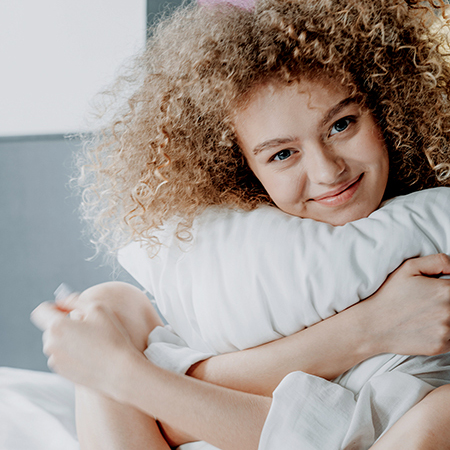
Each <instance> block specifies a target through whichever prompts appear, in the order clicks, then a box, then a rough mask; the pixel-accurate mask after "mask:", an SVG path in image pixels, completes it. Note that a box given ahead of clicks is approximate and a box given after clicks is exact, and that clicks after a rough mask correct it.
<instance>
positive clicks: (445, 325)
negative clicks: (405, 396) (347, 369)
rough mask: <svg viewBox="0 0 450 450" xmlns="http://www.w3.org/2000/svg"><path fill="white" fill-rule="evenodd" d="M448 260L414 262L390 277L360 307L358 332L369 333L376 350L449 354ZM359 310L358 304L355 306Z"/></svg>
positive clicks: (434, 257)
mask: <svg viewBox="0 0 450 450" xmlns="http://www.w3.org/2000/svg"><path fill="white" fill-rule="evenodd" d="M443 274H450V258H449V257H448V256H446V255H443V254H438V255H431V256H426V257H422V258H414V259H410V260H408V261H406V262H404V263H403V264H402V265H401V266H400V267H399V268H398V269H397V270H396V271H395V272H393V273H392V274H391V275H390V276H389V277H388V279H387V280H386V282H385V283H384V284H383V286H381V288H380V289H379V290H378V291H377V292H376V293H375V294H374V295H373V296H372V297H370V298H369V299H367V300H365V301H364V302H363V303H362V304H360V306H361V307H364V308H365V316H364V320H363V321H362V322H361V326H362V327H366V329H367V333H372V334H373V336H372V342H373V344H374V345H376V346H377V348H378V351H377V352H374V353H385V352H387V353H397V354H401V355H437V354H440V353H444V352H447V351H450V342H449V339H450V280H448V279H438V278H436V277H437V276H439V275H443ZM358 306H359V305H358Z"/></svg>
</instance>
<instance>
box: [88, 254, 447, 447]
mask: <svg viewBox="0 0 450 450" xmlns="http://www.w3.org/2000/svg"><path fill="white" fill-rule="evenodd" d="M439 267H440V268H439ZM440 272H446V273H449V272H450V270H449V264H448V259H445V258H443V257H430V258H428V259H427V258H421V259H418V260H416V261H413V262H411V263H408V264H406V265H404V266H402V268H401V269H400V270H398V271H397V272H396V274H395V275H394V276H392V277H391V278H390V280H388V282H387V283H386V284H385V285H384V287H383V288H382V289H380V291H379V292H378V293H377V294H375V295H374V296H373V297H372V298H371V299H370V300H368V301H365V302H362V303H360V304H358V305H356V306H354V307H352V308H349V309H348V310H346V311H344V312H342V313H340V314H338V315H336V316H334V317H332V318H330V319H328V320H326V321H323V322H321V323H319V324H317V325H315V326H314V327H311V328H309V329H307V330H304V331H302V332H300V333H297V334H296V335H294V336H291V337H288V338H284V339H280V340H279V341H276V342H274V343H271V344H266V345H264V346H261V347H258V348H256V349H252V350H248V351H244V352H239V353H235V354H230V355H223V356H220V357H217V358H212V359H210V360H208V361H207V362H205V363H203V364H199V365H197V366H196V367H195V368H193V370H192V371H191V372H192V373H193V375H194V376H198V377H199V378H204V379H205V380H207V381H211V382H212V383H216V384H221V385H223V386H226V387H230V388H234V389H238V390H243V391H247V392H252V393H258V394H262V395H269V396H270V395H271V393H272V392H273V389H274V388H275V387H276V385H277V384H278V383H279V381H281V379H282V378H284V376H285V375H286V374H287V373H289V372H292V371H295V370H303V371H305V372H310V373H313V374H316V375H319V376H323V377H328V378H333V377H334V376H336V375H338V374H340V373H341V372H344V371H345V370H347V369H348V368H350V367H352V366H353V365H355V364H356V363H358V362H360V361H361V360H363V359H365V358H367V357H369V356H372V355H374V354H377V353H381V352H383V351H388V352H397V353H402V352H404V353H407V354H409V353H424V354H434V353H439V352H441V351H444V350H445V348H444V346H443V342H445V343H446V344H447V345H448V342H447V340H448V323H447V324H444V325H443V326H442V327H441V328H442V331H441V332H438V331H437V330H436V327H437V326H438V322H439V321H440V322H442V323H443V322H445V321H446V320H447V319H448V317H449V298H450V293H449V290H448V282H447V284H446V282H444V283H441V282H440V281H442V280H435V279H430V278H426V277H422V276H420V274H421V273H432V274H437V273H440ZM408 286H411V288H410V289H409V290H408V289H406V288H407V287H408ZM443 286H444V289H442V287H443ZM113 287H114V289H116V288H117V286H116V285H113ZM445 288H447V291H445ZM422 291H426V294H425V295H424V294H423V292H422ZM103 294H105V292H104V291H103ZM139 294H140V295H141V296H142V295H143V294H142V293H139ZM424 297H425V298H427V302H424V300H423V299H424ZM143 298H144V300H145V301H146V299H145V296H144V297H143ZM145 304H146V305H149V303H148V302H147V301H146V302H145ZM126 305H127V306H126V311H128V312H129V311H133V308H129V304H128V303H126ZM119 315H121V314H119ZM144 316H145V315H144ZM142 317H143V315H142V314H139V313H136V311H135V314H134V318H133V317H128V319H129V320H128V322H127V321H125V322H123V325H124V326H125V327H126V328H127V329H128V331H129V333H130V335H132V337H133V339H132V340H133V341H134V342H141V341H145V338H146V335H147V333H148V331H149V329H147V328H146V325H144V327H143V330H142V331H139V327H136V325H135V323H134V321H135V320H137V323H140V321H141V319H142ZM147 327H148V325H147ZM150 329H151V328H150ZM343 330H345V332H342V331H343ZM446 333H447V337H445V334H446ZM139 345H142V344H139ZM136 346H137V347H138V345H137V344H135V347H136ZM293 355H294V356H293ZM80 364H81V363H80ZM86 364H87V363H84V365H85V366H86ZM86 367H88V368H89V366H86ZM146 370H147V369H146ZM194 372H196V373H194ZM183 379H184V378H183ZM131 386H135V385H134V384H131ZM193 386H194V387H193V388H192V389H194V390H195V389H197V387H196V386H198V385H193ZM202 389H203V388H202ZM208 389H210V388H208ZM150 392H154V390H153V388H152V387H150ZM226 392H228V393H229V394H230V401H231V402H232V404H234V403H233V402H234V401H236V402H237V404H236V405H235V406H236V407H241V406H242V407H243V408H244V409H246V408H248V407H249V406H248V402H250V404H251V405H253V406H254V407H255V410H253V412H252V414H255V417H259V418H261V415H262V416H263V417H265V408H266V406H267V404H266V403H265V402H266V400H265V401H261V399H260V398H259V397H255V396H250V397H245V396H244V397H240V395H239V394H236V393H235V392H231V391H229V390H225V391H220V393H219V394H218V397H217V398H221V396H227V395H228V394H225V393H226ZM160 394H161V395H163V393H162V392H161V393H160ZM95 396H97V397H98V398H100V396H102V394H101V393H92V395H91V396H90V397H89V398H88V400H89V401H88V402H84V404H85V406H86V409H87V410H90V407H91V406H92V402H94V403H95V406H96V407H98V408H97V411H98V412H99V414H100V415H103V417H106V419H107V420H105V421H103V422H102V425H103V427H104V428H103V430H104V433H108V429H109V428H111V427H112V429H114V430H115V432H114V433H113V434H115V435H116V436H117V434H118V433H117V430H118V431H119V434H120V428H117V427H116V425H115V424H122V425H123V426H122V430H123V431H124V433H125V434H126V433H128V434H130V425H131V426H133V422H134V421H133V420H131V423H130V418H132V417H134V416H133V415H130V414H129V410H128V408H132V409H133V411H136V412H138V413H140V414H143V413H142V409H143V407H142V406H141V407H140V408H136V407H135V406H127V407H125V406H123V407H122V406H120V407H119V404H118V403H117V402H115V401H113V400H111V399H107V398H106V397H104V396H103V402H97V399H98V398H97V399H96V397H95ZM210 398H211V399H214V398H215V397H214V395H212V396H211V397H210ZM239 399H242V401H243V403H242V404H241V403H240V400H239ZM250 399H252V400H250ZM141 400H142V399H141ZM191 400H192V401H194V400H193V399H192V398H191V399H190V401H191ZM220 402H221V403H219V404H216V408H218V409H220V408H222V406H223V405H222V402H223V400H220ZM252 402H253V403H252ZM127 403H129V402H127ZM225 404H226V403H225ZM238 405H241V406H238ZM255 405H258V407H256V406H255ZM173 406H174V407H176V406H175V405H173ZM210 406H211V408H212V405H210ZM259 408H260V409H259ZM258 411H259V412H258ZM248 412H249V411H247V413H248ZM233 414H234V413H233ZM143 416H144V417H141V419H142V421H141V422H139V423H140V424H143V426H142V427H141V426H140V425H139V429H140V430H141V431H142V433H146V431H148V430H146V425H145V424H146V423H147V422H146V421H147V419H146V418H145V414H144V415H143ZM86 417H87V418H86ZM86 417H85V423H87V424H88V427H89V425H92V422H90V421H89V418H88V417H89V416H86ZM164 417H169V416H164ZM210 417H213V416H210ZM236 417H239V415H237V416H236ZM108 418H109V419H110V420H109V419H108ZM161 420H164V421H167V423H170V424H173V425H174V426H176V427H177V428H180V429H181V431H183V429H184V430H186V429H187V430H188V432H187V433H186V432H184V433H182V435H183V436H185V435H186V436H189V435H192V434H193V430H194V429H195V428H193V427H191V426H188V427H187V428H183V426H182V424H180V423H178V422H177V420H176V419H175V418H174V417H173V416H170V418H169V420H168V419H166V418H163V416H161ZM220 420H221V424H226V423H227V421H226V420H225V421H223V418H222V419H220ZM135 423H136V426H138V425H137V424H138V422H135ZM243 423H244V424H245V423H246V422H243ZM229 426H234V425H233V424H229ZM252 426H253V425H252ZM92 428H94V431H95V427H92V426H91V429H92ZM254 429H256V430H257V429H258V428H257V427H256V428H254ZM87 431H89V429H88V430H87ZM133 431H134V432H137V433H136V434H134V436H136V435H139V434H140V433H139V432H138V430H137V429H136V427H133ZM200 431H201V430H200ZM211 432H212V433H216V432H217V430H216V431H214V426H213V428H212V431H211ZM131 434H132V435H133V433H131ZM150 434H151V433H150ZM224 434H226V433H224ZM195 435H196V436H199V437H202V438H204V437H203V435H202V434H198V435H197V434H195ZM119 437H120V436H119ZM94 438H95V437H94ZM181 441H182V440H181ZM181 441H179V442H181ZM87 448H89V446H88V447H87ZM107 448H113V447H107ZM114 448H140V447H139V445H137V446H136V447H123V446H121V445H118V446H117V447H114ZM155 448H157V447H155ZM161 448H167V447H161ZM224 448H225V447H224ZM236 448H237V447H236Z"/></svg>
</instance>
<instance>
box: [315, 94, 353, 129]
mask: <svg viewBox="0 0 450 450" xmlns="http://www.w3.org/2000/svg"><path fill="white" fill-rule="evenodd" d="M358 103H359V102H358V101H357V100H356V99H355V98H354V97H347V98H344V100H341V101H340V102H339V103H338V104H337V105H335V106H333V107H332V108H331V109H330V110H329V111H327V113H326V114H325V116H324V118H323V121H322V125H326V124H327V123H328V122H329V121H330V120H331V119H332V118H333V117H334V116H336V115H337V114H339V113H340V112H341V111H342V110H343V109H344V108H345V107H346V106H348V105H351V104H358Z"/></svg>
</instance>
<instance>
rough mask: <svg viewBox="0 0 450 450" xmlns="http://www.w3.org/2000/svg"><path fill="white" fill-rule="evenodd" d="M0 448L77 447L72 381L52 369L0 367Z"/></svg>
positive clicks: (44, 449) (45, 449)
mask: <svg viewBox="0 0 450 450" xmlns="http://www.w3.org/2000/svg"><path fill="white" fill-rule="evenodd" d="M0 449H1V450H79V445H78V440H77V437H76V430H75V399H74V386H73V384H72V383H70V382H69V381H67V380H65V379H63V378H61V377H60V376H58V375H55V374H52V373H46V372H37V371H31V370H22V369H13V368H8V367H0Z"/></svg>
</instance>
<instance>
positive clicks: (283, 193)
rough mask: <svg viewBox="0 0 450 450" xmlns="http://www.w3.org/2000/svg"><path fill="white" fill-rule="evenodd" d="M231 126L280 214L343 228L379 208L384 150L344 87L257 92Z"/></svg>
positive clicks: (270, 87) (303, 85) (267, 87)
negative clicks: (342, 226) (281, 211)
mask: <svg viewBox="0 0 450 450" xmlns="http://www.w3.org/2000/svg"><path fill="white" fill-rule="evenodd" d="M234 125H235V129H236V133H237V137H238V142H239V145H240V147H241V149H242V151H243V153H244V155H245V157H246V159H247V161H248V164H249V166H250V168H251V170H252V171H253V172H254V173H255V175H256V176H257V177H258V179H259V180H260V182H261V183H262V185H263V186H264V188H265V189H266V191H267V193H268V194H269V195H270V197H271V198H272V200H273V202H274V203H275V204H276V205H277V206H278V207H279V208H280V209H281V210H283V211H285V212H287V213H289V214H292V215H294V216H298V217H303V218H310V219H314V220H318V221H321V222H327V223H330V224H332V225H344V224H345V223H347V222H351V221H353V220H357V219H361V218H363V217H367V216H368V215H369V214H370V213H372V212H373V211H375V209H377V208H378V206H379V205H380V203H381V200H382V198H383V194H384V191H385V189H386V184H387V180H388V171H389V160H388V154H387V150H386V147H385V144H384V141H383V138H382V136H381V133H380V130H379V128H378V126H377V124H376V123H375V120H374V118H373V116H372V114H371V113H369V112H368V111H367V110H365V109H364V108H362V107H361V106H360V104H358V103H357V102H356V101H355V100H353V99H351V98H350V97H349V95H348V92H347V91H346V89H344V88H343V87H342V86H341V85H340V84H338V83H336V82H332V81H329V82H325V81H324V82H313V81H307V80H303V81H301V82H300V83H295V84H294V85H290V86H285V85H279V84H275V83H272V84H271V83H267V84H264V85H261V86H258V87H257V88H255V90H254V92H253V95H252V96H251V98H250V101H249V103H247V104H246V106H245V107H244V108H243V109H241V110H239V111H238V112H237V114H236V115H235V120H234Z"/></svg>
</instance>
